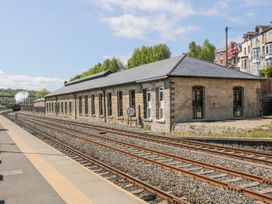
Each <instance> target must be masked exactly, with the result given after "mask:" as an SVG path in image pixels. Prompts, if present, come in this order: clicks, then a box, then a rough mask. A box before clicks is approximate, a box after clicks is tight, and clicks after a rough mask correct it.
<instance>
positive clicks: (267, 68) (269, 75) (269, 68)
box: [265, 66, 272, 78]
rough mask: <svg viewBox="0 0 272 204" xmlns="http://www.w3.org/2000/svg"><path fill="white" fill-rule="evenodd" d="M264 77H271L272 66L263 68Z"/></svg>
mask: <svg viewBox="0 0 272 204" xmlns="http://www.w3.org/2000/svg"><path fill="white" fill-rule="evenodd" d="M265 77H266V78H272V66H269V67H266V68H265Z"/></svg>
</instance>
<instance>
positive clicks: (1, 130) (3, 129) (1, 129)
mask: <svg viewBox="0 0 272 204" xmlns="http://www.w3.org/2000/svg"><path fill="white" fill-rule="evenodd" d="M0 131H8V129H1V128H0Z"/></svg>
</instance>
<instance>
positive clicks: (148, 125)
mask: <svg viewBox="0 0 272 204" xmlns="http://www.w3.org/2000/svg"><path fill="white" fill-rule="evenodd" d="M144 130H145V131H150V130H151V125H150V124H148V123H145V124H144Z"/></svg>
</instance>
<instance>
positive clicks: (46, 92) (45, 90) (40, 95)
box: [35, 89, 50, 99]
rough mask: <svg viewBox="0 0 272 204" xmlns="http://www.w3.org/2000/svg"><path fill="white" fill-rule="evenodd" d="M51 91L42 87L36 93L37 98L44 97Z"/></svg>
mask: <svg viewBox="0 0 272 204" xmlns="http://www.w3.org/2000/svg"><path fill="white" fill-rule="evenodd" d="M49 93H50V92H49V91H48V90H47V89H41V90H40V91H38V92H37V93H36V94H35V99H38V98H43V97H44V96H45V95H47V94H49Z"/></svg>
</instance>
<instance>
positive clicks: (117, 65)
mask: <svg viewBox="0 0 272 204" xmlns="http://www.w3.org/2000/svg"><path fill="white" fill-rule="evenodd" d="M123 68H124V66H123V64H122V62H121V61H120V60H118V59H116V58H115V57H113V58H112V59H105V60H104V61H103V62H102V63H97V64H96V65H94V67H91V68H89V69H88V70H87V71H85V72H83V73H82V74H80V75H79V76H80V77H79V78H80V79H81V78H84V77H87V76H90V75H93V74H97V73H99V72H104V71H107V70H110V71H112V72H118V71H120V70H121V69H123Z"/></svg>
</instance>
